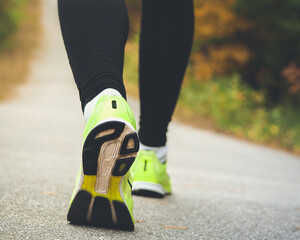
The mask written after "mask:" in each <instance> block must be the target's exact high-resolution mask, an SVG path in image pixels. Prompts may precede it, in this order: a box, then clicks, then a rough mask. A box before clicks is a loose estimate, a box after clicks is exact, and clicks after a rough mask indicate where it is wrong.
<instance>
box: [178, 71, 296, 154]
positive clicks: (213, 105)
mask: <svg viewBox="0 0 300 240" xmlns="http://www.w3.org/2000/svg"><path fill="white" fill-rule="evenodd" d="M264 102H265V95H264V93H263V91H257V90H253V89H252V88H250V87H249V86H248V85H247V84H245V83H244V82H243V81H242V80H241V78H240V77H239V75H237V74H236V75H233V76H232V77H228V78H224V77H221V78H220V77H216V78H214V79H212V80H211V81H208V82H205V83H201V84H200V83H199V82H197V81H189V83H188V84H187V85H185V86H184V87H183V88H182V92H181V96H180V99H179V103H180V105H182V106H183V107H184V108H187V109H190V110H192V111H193V112H194V113H195V114H196V116H197V115H199V116H201V117H206V118H208V119H210V120H212V121H213V123H214V127H215V128H216V129H219V130H222V131H225V132H228V133H234V134H235V135H237V136H240V137H245V138H247V139H250V140H253V141H256V142H260V143H267V144H273V145H274V144H275V145H277V146H281V147H285V148H287V149H289V150H293V151H298V152H299V150H300V125H299V119H300V109H299V108H298V109H295V108H293V107H286V106H285V107H283V106H277V107H274V108H272V109H269V108H266V107H265V106H264ZM196 116H195V119H197V118H196Z"/></svg>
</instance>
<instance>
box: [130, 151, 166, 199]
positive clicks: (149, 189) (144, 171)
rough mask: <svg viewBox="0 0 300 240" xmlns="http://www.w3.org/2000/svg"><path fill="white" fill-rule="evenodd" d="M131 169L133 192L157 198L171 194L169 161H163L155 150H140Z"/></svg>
mask: <svg viewBox="0 0 300 240" xmlns="http://www.w3.org/2000/svg"><path fill="white" fill-rule="evenodd" d="M130 171H131V174H132V181H133V184H132V194H134V195H139V196H145V197H156V198H162V197H164V196H165V195H167V194H171V182H170V178H169V176H168V174H167V162H165V163H161V162H160V161H159V159H158V158H157V156H156V153H155V152H154V151H147V150H141V151H139V152H138V155H137V157H136V160H135V162H134V164H133V165H132V167H131V170H130Z"/></svg>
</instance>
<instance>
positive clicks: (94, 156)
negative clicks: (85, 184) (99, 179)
mask: <svg viewBox="0 0 300 240" xmlns="http://www.w3.org/2000/svg"><path fill="white" fill-rule="evenodd" d="M124 127H125V123H123V122H118V121H110V122H106V123H103V124H101V125H99V126H97V127H95V128H94V129H93V130H92V131H91V132H90V133H89V134H88V136H87V138H86V140H85V142H84V145H83V151H82V161H83V172H84V174H85V175H96V174H97V168H98V156H99V151H100V149H101V146H102V145H103V143H105V142H107V141H110V140H113V139H116V138H118V137H119V136H120V135H121V133H122V132H123V130H124ZM111 129H113V130H114V131H113V132H112V133H110V134H107V135H105V136H102V137H99V138H96V136H97V135H98V134H100V133H101V132H104V131H106V130H111Z"/></svg>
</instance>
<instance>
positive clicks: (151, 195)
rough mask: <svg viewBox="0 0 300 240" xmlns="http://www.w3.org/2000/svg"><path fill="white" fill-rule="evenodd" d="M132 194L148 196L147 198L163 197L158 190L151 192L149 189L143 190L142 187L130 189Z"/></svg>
mask: <svg viewBox="0 0 300 240" xmlns="http://www.w3.org/2000/svg"><path fill="white" fill-rule="evenodd" d="M132 195H136V196H142V197H149V198H163V197H164V195H163V194H160V193H158V192H153V191H150V190H143V189H140V190H134V191H132Z"/></svg>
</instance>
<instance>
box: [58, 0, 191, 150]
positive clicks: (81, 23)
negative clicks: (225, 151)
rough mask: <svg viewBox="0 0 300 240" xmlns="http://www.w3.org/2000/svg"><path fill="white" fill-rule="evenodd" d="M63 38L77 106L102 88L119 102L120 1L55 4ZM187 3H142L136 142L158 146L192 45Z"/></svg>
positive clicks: (123, 17) (123, 24)
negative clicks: (113, 92) (114, 94)
mask: <svg viewBox="0 0 300 240" xmlns="http://www.w3.org/2000/svg"><path fill="white" fill-rule="evenodd" d="M58 7H59V17H60V23H61V29H62V33H63V38H64V42H65V46H66V50H67V53H68V57H69V61H70V65H71V68H72V71H73V75H74V78H75V81H76V84H77V87H78V89H79V94H80V99H81V103H82V107H83V108H84V106H85V104H86V103H87V102H89V101H90V100H91V99H93V98H94V97H95V96H96V95H97V94H99V93H100V92H101V91H102V90H104V89H106V88H114V89H116V90H118V91H119V92H120V93H121V94H122V96H123V97H124V98H126V92H125V88H124V85H123V77H122V75H123V62H124V47H125V43H126V40H127V35H128V29H129V24H128V13H127V9H126V6H125V3H124V0H58ZM193 29H194V12H193V0H143V2H142V24H141V37H140V71H139V73H140V103H141V117H140V130H139V137H140V141H141V142H142V143H143V144H144V145H148V146H163V145H165V143H166V132H167V128H168V124H169V122H170V120H171V117H172V114H173V111H174V108H175V105H176V102H177V99H178V95H179V91H180V86H181V83H182V79H183V76H184V73H185V69H186V65H187V62H188V59H189V55H190V50H191V46H192V40H193Z"/></svg>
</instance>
